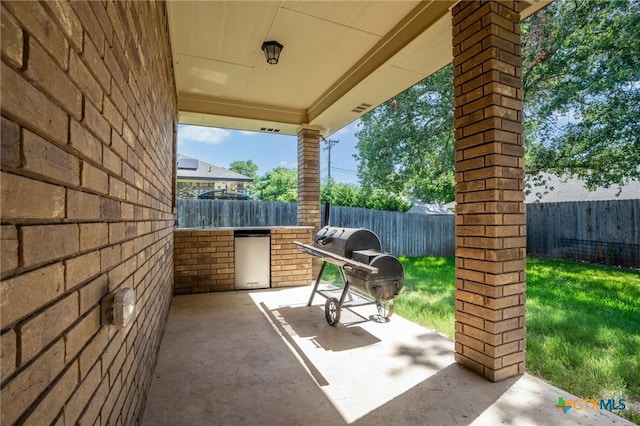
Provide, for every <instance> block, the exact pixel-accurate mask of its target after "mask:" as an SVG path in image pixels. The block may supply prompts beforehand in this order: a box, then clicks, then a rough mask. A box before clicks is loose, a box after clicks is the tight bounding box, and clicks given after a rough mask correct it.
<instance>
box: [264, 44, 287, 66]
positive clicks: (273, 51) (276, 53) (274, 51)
mask: <svg viewBox="0 0 640 426" xmlns="http://www.w3.org/2000/svg"><path fill="white" fill-rule="evenodd" d="M283 47H284V46H283V45H281V44H280V43H278V42H277V41H273V40H272V41H265V42H264V43H262V51H263V52H264V56H265V57H266V58H267V63H269V64H271V65H275V64H277V63H278V59H280V52H282V48H283Z"/></svg>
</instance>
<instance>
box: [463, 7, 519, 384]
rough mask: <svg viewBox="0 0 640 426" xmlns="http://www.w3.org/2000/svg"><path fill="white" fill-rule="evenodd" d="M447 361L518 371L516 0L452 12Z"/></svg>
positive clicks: (495, 372)
mask: <svg viewBox="0 0 640 426" xmlns="http://www.w3.org/2000/svg"><path fill="white" fill-rule="evenodd" d="M452 18H453V22H452V23H453V66H454V86H455V137H456V202H457V205H456V301H455V303H456V338H455V340H456V355H455V357H456V361H457V362H458V363H460V364H462V365H464V366H465V367H468V368H470V369H472V370H474V371H476V372H477V373H478V374H481V375H482V376H484V377H486V378H487V379H489V380H491V381H497V380H502V379H504V378H507V377H510V376H514V375H517V374H521V373H523V372H524V368H525V288H526V283H525V264H526V253H525V247H526V237H525V232H526V230H525V227H526V221H525V206H524V192H523V188H524V183H523V178H524V148H523V135H522V133H523V126H522V72H521V61H520V24H519V22H520V4H519V2H518V1H514V2H482V1H470V2H460V3H458V4H456V5H455V7H454V8H453V9H452Z"/></svg>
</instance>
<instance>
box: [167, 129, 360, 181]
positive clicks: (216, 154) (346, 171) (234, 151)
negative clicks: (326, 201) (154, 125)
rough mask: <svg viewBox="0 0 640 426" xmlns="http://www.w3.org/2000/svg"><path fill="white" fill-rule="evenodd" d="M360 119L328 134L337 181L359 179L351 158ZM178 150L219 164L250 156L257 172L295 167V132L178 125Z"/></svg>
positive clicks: (323, 175) (322, 155)
mask: <svg viewBox="0 0 640 426" xmlns="http://www.w3.org/2000/svg"><path fill="white" fill-rule="evenodd" d="M358 123H359V121H355V122H353V123H351V124H349V125H348V126H346V127H344V128H343V129H341V130H339V131H338V132H336V133H334V134H333V135H332V136H331V138H330V139H331V140H338V141H339V143H338V144H336V145H335V146H334V147H333V148H332V149H331V176H332V177H333V178H334V179H335V180H336V182H345V183H353V184H357V183H358V176H357V175H356V171H357V164H356V161H355V159H354V158H353V154H355V153H356V149H355V145H356V142H357V138H356V137H355V132H356V131H357V130H358ZM324 147H325V144H324V143H322V142H321V147H320V148H321V150H320V170H322V172H321V174H320V176H321V178H322V180H323V181H324V180H325V179H326V177H327V170H326V168H327V151H326V150H324ZM178 152H179V153H181V154H185V155H188V156H190V157H194V158H197V159H199V160H202V161H206V162H207V163H211V164H214V165H216V166H220V167H225V168H226V167H229V164H230V163H232V162H233V161H236V160H240V161H246V160H253V162H254V163H256V164H257V165H258V174H259V175H264V174H265V173H266V172H268V171H270V170H273V169H274V168H276V167H279V166H282V167H286V168H289V169H295V168H297V152H298V148H297V138H296V136H287V135H273V134H268V133H256V132H245V131H238V130H228V129H219V128H215V127H201V126H189V125H182V124H181V125H180V126H178Z"/></svg>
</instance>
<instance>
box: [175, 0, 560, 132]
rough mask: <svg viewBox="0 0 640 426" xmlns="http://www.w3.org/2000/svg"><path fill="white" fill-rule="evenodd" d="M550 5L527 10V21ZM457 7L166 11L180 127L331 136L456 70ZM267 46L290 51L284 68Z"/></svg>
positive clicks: (241, 5) (278, 4)
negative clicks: (304, 129)
mask: <svg viewBox="0 0 640 426" xmlns="http://www.w3.org/2000/svg"><path fill="white" fill-rule="evenodd" d="M547 3H548V2H542V1H535V0H530V1H529V2H527V3H526V4H524V3H523V6H527V10H525V11H524V12H523V14H522V15H523V16H528V14H531V13H533V12H534V11H535V10H538V9H540V8H541V7H543V6H544V5H546V4H547ZM453 4H455V1H424V2H418V1H238V0H235V1H194V2H189V1H170V2H167V9H168V14H169V27H170V33H171V44H172V51H173V59H174V69H175V78H176V85H177V90H178V109H179V111H180V112H179V114H180V115H179V121H180V122H181V123H184V124H197V125H204V126H214V127H225V128H232V129H241V130H253V131H266V132H273V133H282V134H295V133H296V131H297V129H298V128H299V127H300V125H301V124H309V125H312V126H314V127H317V128H320V129H321V132H322V134H323V135H325V136H329V135H331V134H332V133H334V132H336V131H338V130H340V129H341V128H342V127H344V126H345V125H347V124H348V123H350V122H351V121H353V120H355V119H357V118H358V117H360V116H361V115H362V114H364V113H366V112H368V111H370V110H371V109H373V108H375V107H376V106H378V105H379V104H381V103H383V102H384V101H386V100H387V99H389V98H391V97H393V96H395V95H396V94H397V93H399V92H401V91H403V90H405V89H406V88H408V87H410V86H412V85H414V84H415V83H417V82H418V81H420V80H422V79H423V78H425V77H427V76H428V75H430V74H432V73H433V72H435V71H437V70H439V69H440V68H442V67H443V66H445V65H447V64H448V63H450V62H451V59H452V57H451V54H452V53H451V52H452V47H451V16H450V11H449V10H450V8H451V6H452V5H453ZM266 40H277V41H278V42H280V43H282V44H283V45H284V48H283V51H282V54H281V56H280V62H279V63H278V64H277V65H269V64H267V62H266V60H265V58H264V54H263V52H262V50H261V49H260V47H261V45H262V42H263V41H266Z"/></svg>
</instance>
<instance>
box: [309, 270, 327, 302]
mask: <svg viewBox="0 0 640 426" xmlns="http://www.w3.org/2000/svg"><path fill="white" fill-rule="evenodd" d="M326 267H327V262H326V261H325V260H323V261H322V264H321V265H320V273H319V274H318V278H317V279H316V283H315V285H314V286H313V291H312V292H311V297H309V302H308V303H307V306H311V304H312V303H313V296H315V295H316V292H317V291H318V286H319V285H320V280H321V279H322V274H323V273H324V268H326Z"/></svg>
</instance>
